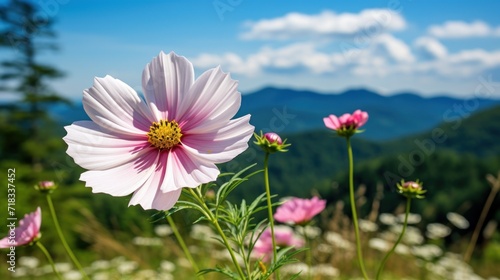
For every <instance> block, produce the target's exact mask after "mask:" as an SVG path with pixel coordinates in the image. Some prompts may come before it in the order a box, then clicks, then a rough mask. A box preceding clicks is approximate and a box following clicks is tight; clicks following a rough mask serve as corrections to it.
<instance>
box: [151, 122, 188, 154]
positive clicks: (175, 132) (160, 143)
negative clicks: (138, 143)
mask: <svg viewBox="0 0 500 280" xmlns="http://www.w3.org/2000/svg"><path fill="white" fill-rule="evenodd" d="M181 137H182V133H181V128H180V127H179V124H178V123H177V122H176V121H165V120H160V121H159V122H153V124H152V125H151V126H150V127H149V133H148V142H149V143H151V145H153V146H155V147H156V148H158V149H160V150H164V149H171V148H172V147H174V146H175V145H177V144H179V143H180V142H181Z"/></svg>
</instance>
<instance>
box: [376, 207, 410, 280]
mask: <svg viewBox="0 0 500 280" xmlns="http://www.w3.org/2000/svg"><path fill="white" fill-rule="evenodd" d="M410 205H411V198H410V197H408V199H407V200H406V214H405V221H404V223H403V230H402V231H401V234H400V235H399V237H398V240H396V243H394V246H392V248H391V250H390V251H389V252H387V254H386V255H385V257H384V259H383V260H382V262H381V263H380V267H379V268H378V271H377V278H375V279H380V275H381V274H382V270H384V266H385V263H386V262H387V260H388V259H389V256H390V255H392V253H394V251H395V250H396V247H397V246H398V244H399V242H401V240H402V239H403V236H404V235H405V232H406V227H407V226H408V216H409V215H410Z"/></svg>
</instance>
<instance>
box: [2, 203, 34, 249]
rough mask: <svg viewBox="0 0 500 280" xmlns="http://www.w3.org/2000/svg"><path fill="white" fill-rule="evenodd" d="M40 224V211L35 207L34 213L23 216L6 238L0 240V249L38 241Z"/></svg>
mask: <svg viewBox="0 0 500 280" xmlns="http://www.w3.org/2000/svg"><path fill="white" fill-rule="evenodd" d="M41 224H42V210H40V207H37V208H36V211H35V212H32V213H29V214H26V215H24V218H23V219H22V220H21V221H19V226H18V227H16V228H14V229H11V230H10V231H9V233H8V234H7V237H4V238H3V239H1V240H0V248H9V247H11V246H14V247H17V246H22V245H26V244H29V243H31V242H32V241H34V240H35V239H38V238H39V237H40V226H41Z"/></svg>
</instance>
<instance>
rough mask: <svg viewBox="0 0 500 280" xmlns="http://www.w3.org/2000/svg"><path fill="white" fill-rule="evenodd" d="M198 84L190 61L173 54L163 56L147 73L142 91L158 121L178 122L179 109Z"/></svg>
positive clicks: (154, 61) (154, 62) (144, 76)
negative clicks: (188, 93)
mask: <svg viewBox="0 0 500 280" xmlns="http://www.w3.org/2000/svg"><path fill="white" fill-rule="evenodd" d="M193 82H194V69H193V65H192V64H191V62H189V60H187V59H186V58H185V57H183V56H178V55H176V54H175V53H173V52H171V53H169V54H168V55H166V54H165V53H163V52H161V53H160V54H159V55H158V56H157V57H155V58H154V59H153V60H152V61H151V62H150V63H149V64H148V65H146V68H145V69H144V71H143V73H142V88H143V91H144V95H145V97H146V100H147V102H148V104H149V106H150V107H151V109H152V110H153V111H154V112H155V115H156V118H157V120H159V119H164V120H177V121H178V116H177V109H178V108H179V104H180V103H181V102H182V99H183V95H184V94H186V93H187V92H188V90H189V88H190V87H191V85H192V84H193Z"/></svg>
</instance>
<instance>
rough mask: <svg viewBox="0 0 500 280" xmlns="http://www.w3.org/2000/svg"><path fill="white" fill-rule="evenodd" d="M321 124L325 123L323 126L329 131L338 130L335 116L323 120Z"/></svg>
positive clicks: (338, 126) (338, 125)
mask: <svg viewBox="0 0 500 280" xmlns="http://www.w3.org/2000/svg"><path fill="white" fill-rule="evenodd" d="M323 122H324V123H325V126H326V127H328V128H329V129H333V130H337V129H339V128H340V122H339V119H338V118H337V116H335V115H330V116H328V117H326V118H323Z"/></svg>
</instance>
